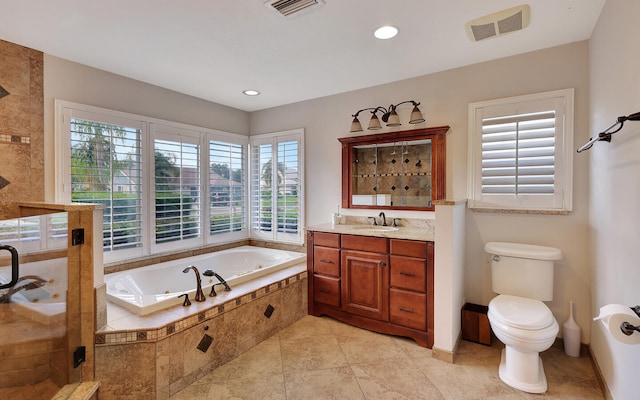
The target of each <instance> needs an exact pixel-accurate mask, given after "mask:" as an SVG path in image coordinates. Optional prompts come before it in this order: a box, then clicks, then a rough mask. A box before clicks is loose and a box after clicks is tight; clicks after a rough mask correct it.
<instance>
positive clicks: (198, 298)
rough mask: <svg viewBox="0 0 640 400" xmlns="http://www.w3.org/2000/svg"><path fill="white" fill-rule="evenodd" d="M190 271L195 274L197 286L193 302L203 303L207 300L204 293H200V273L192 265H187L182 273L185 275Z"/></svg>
mask: <svg viewBox="0 0 640 400" xmlns="http://www.w3.org/2000/svg"><path fill="white" fill-rule="evenodd" d="M190 269H192V270H193V272H194V273H195V274H196V283H197V284H198V287H197V289H196V297H195V301H205V300H206V299H207V298H206V297H205V296H204V292H203V291H202V279H200V271H198V268H196V267H195V266H193V265H189V266H188V267H187V268H185V269H184V270H183V271H182V272H183V273H185V274H186V273H188V272H189V270H190Z"/></svg>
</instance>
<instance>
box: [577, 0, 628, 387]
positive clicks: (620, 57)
mask: <svg viewBox="0 0 640 400" xmlns="http://www.w3.org/2000/svg"><path fill="white" fill-rule="evenodd" d="M639 14H640V3H639V2H636V1H627V0H608V1H607V3H606V5H605V6H604V9H603V11H602V14H601V15H600V19H599V21H598V23H597V25H596V27H595V29H594V32H593V35H592V38H591V41H590V66H591V88H592V90H591V132H592V133H593V134H595V133H597V132H600V131H602V130H604V129H605V128H606V127H607V126H609V125H610V124H611V123H613V122H614V121H615V120H616V118H617V117H618V116H621V115H629V114H632V113H636V112H638V111H640V85H638V82H639V75H638V71H640V53H638V51H637V49H638V43H637V38H638V37H639V36H640V25H639V24H638V22H637V18H636V17H637V15H639ZM585 156H587V157H588V158H589V159H590V162H591V166H590V170H591V178H590V185H591V193H590V199H591V204H590V226H589V229H590V231H591V243H592V245H591V246H590V251H589V255H590V260H592V261H591V265H592V278H591V280H592V282H593V285H592V310H593V311H592V313H593V315H594V316H595V315H597V313H598V310H599V308H600V307H602V306H603V305H605V304H610V303H619V304H625V305H628V306H633V305H637V304H640V264H639V262H638V260H640V246H639V244H640V229H639V226H640V208H639V205H640V122H632V121H629V122H627V123H626V124H625V126H624V128H623V129H622V130H621V131H620V132H619V133H617V134H615V135H614V136H613V139H612V142H611V143H604V142H603V143H596V144H595V145H594V146H593V148H592V149H591V150H589V151H588V153H587V154H585ZM634 335H640V333H634ZM591 348H592V350H593V353H594V355H595V358H596V361H597V363H598V365H599V366H600V368H601V371H602V374H603V376H604V379H605V382H606V384H607V386H608V388H609V390H610V393H611V395H612V397H613V398H614V399H635V398H638V383H637V380H638V371H640V345H637V346H630V345H623V344H621V343H619V342H617V341H615V340H613V339H612V338H611V336H610V335H609V333H608V332H606V331H604V330H603V329H602V325H601V324H600V323H593V328H592V341H591Z"/></svg>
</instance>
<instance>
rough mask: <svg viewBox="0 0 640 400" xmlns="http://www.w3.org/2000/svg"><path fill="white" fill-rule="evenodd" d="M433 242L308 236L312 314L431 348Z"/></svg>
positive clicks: (322, 234) (324, 234)
mask: <svg viewBox="0 0 640 400" xmlns="http://www.w3.org/2000/svg"><path fill="white" fill-rule="evenodd" d="M433 259H434V244H433V242H432V241H422V240H408V239H401V238H389V237H376V236H363V235H356V234H345V233H335V232H321V231H314V230H309V231H307V271H308V275H309V314H311V315H315V316H320V315H328V316H330V317H333V318H335V319H338V320H340V321H343V322H346V323H348V324H351V325H354V326H358V327H360V328H364V329H368V330H372V331H376V332H381V333H387V334H392V335H398V336H406V337H410V338H413V339H414V340H415V341H416V342H417V343H418V344H419V345H420V346H423V347H428V348H431V347H432V346H433V334H434V333H433V332H434V331H433V329H434V326H433V301H434V293H433V281H434V268H433Z"/></svg>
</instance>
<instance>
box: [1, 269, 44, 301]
mask: <svg viewBox="0 0 640 400" xmlns="http://www.w3.org/2000/svg"><path fill="white" fill-rule="evenodd" d="M27 279H28V280H30V281H31V282H29V283H26V284H24V285H20V286H18V283H17V282H16V285H15V286H14V287H12V288H10V289H9V290H7V291H6V292H5V293H3V294H2V295H0V303H10V302H11V296H13V295H14V294H16V293H17V292H19V291H21V290H32V289H38V288H41V287H43V286H44V285H46V284H47V282H49V281H48V280H47V279H45V278H43V277H41V276H38V275H25V276H22V277H20V278H18V282H22V281H25V280H27Z"/></svg>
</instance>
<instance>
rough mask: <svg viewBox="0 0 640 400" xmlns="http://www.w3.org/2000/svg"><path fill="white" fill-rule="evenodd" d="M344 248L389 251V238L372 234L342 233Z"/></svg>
mask: <svg viewBox="0 0 640 400" xmlns="http://www.w3.org/2000/svg"><path fill="white" fill-rule="evenodd" d="M342 248H343V249H350V250H361V251H368V252H370V253H387V239H386V238H380V237H370V236H358V235H342Z"/></svg>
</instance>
